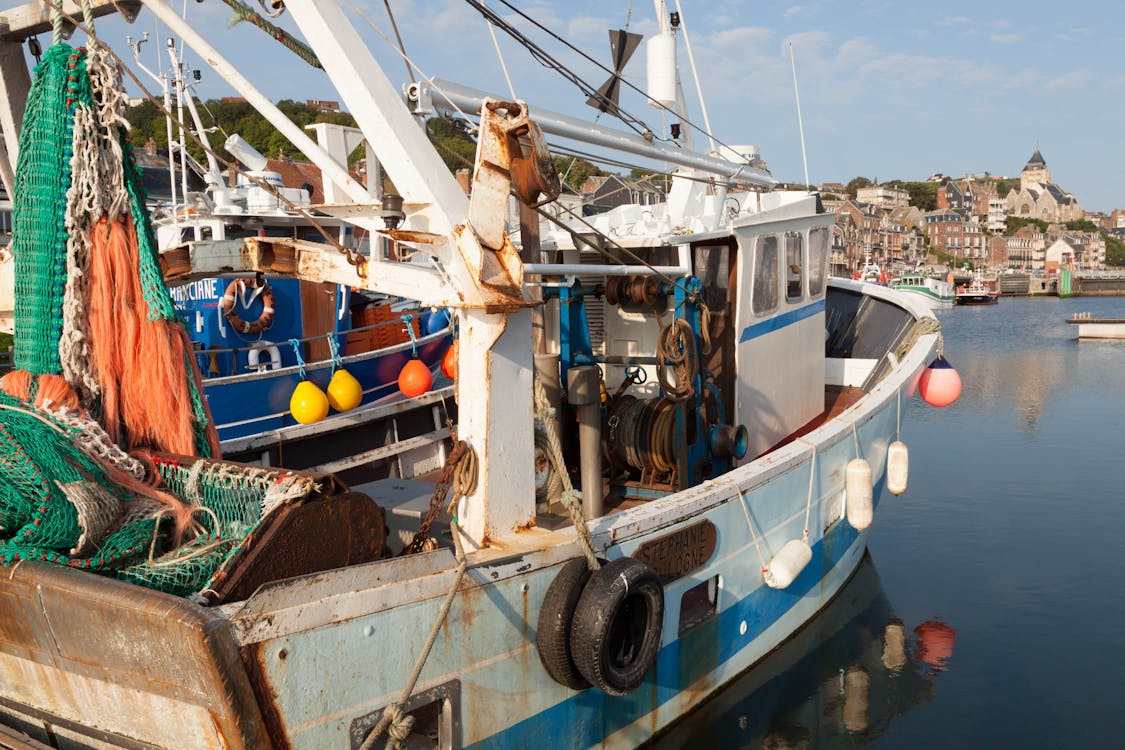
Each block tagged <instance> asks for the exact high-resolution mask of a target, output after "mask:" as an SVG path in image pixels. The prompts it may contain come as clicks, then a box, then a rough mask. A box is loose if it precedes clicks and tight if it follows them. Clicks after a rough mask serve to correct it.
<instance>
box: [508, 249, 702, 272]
mask: <svg viewBox="0 0 1125 750" xmlns="http://www.w3.org/2000/svg"><path fill="white" fill-rule="evenodd" d="M676 248H677V249H676V255H677V258H676V261H677V265H674V266H641V265H624V264H622V265H617V264H608V263H603V264H588V263H524V264H523V270H524V273H535V274H539V275H540V276H671V277H672V278H674V279H678V278H680V277H682V276H691V272H692V268H691V249H690V247H689V246H688V245H687V244H686V243H685V244H683V245H677V246H676Z"/></svg>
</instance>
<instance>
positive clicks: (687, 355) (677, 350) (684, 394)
mask: <svg viewBox="0 0 1125 750" xmlns="http://www.w3.org/2000/svg"><path fill="white" fill-rule="evenodd" d="M669 366H671V367H672V369H673V370H674V371H675V376H676V380H675V382H672V380H671V379H670V378H669V377H668V372H667V368H668V367H669ZM698 374H699V356H698V353H697V352H696V348H695V331H693V330H692V328H691V325H689V324H688V322H687V321H686V320H682V319H679V318H677V319H676V320H673V321H672V322H671V323H669V324H668V325H666V326H664V328H663V329H661V331H660V340H659V342H658V343H657V346H656V377H657V378H658V379H659V380H660V387H661V388H663V389H664V395H665V396H666V397H668V398H670V399H672V400H673V401H683V400H685V399H688V398H690V397H691V396H692V395H694V394H695V385H694V381H695V376H696V375H698Z"/></svg>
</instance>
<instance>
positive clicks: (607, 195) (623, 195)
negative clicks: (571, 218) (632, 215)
mask: <svg viewBox="0 0 1125 750" xmlns="http://www.w3.org/2000/svg"><path fill="white" fill-rule="evenodd" d="M580 192H581V193H582V199H583V203H584V206H583V209H582V210H583V213H584V214H585V215H586V216H593V215H594V214H600V213H602V212H604V211H608V210H610V209H611V208H616V207H617V206H623V205H625V204H627V203H633V204H640V205H642V206H651V205H654V204H657V203H663V202H664V199H665V198H664V191H663V190H661V189H660V187H659V186H658V185H657V184H656V183H654V182H653V181H652V180H650V179H648V178H647V177H640V178H634V177H623V176H622V175H616V174H611V175H605V176H593V177H587V178H586V182H584V183H583V184H582V190H581V191H580Z"/></svg>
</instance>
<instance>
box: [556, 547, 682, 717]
mask: <svg viewBox="0 0 1125 750" xmlns="http://www.w3.org/2000/svg"><path fill="white" fill-rule="evenodd" d="M663 625H664V587H663V585H662V584H661V583H660V577H659V576H657V574H656V571H654V570H653V569H652V568H650V567H648V566H647V565H645V564H644V563H642V562H640V561H639V560H635V559H633V558H631V557H623V558H619V559H617V560H614V561H613V562H611V563H609V564H608V565H605V566H604V567H602V568H600V569H598V570H595V571H594V572H593V573H592V574H591V575H590V580H589V581H587V583H586V586H585V588H583V590H582V596H580V597H579V598H578V605H577V607H576V609H575V612H574V619H573V621H572V623H571V627H570V652H571V655H572V657H573V659H574V664H575V666H576V667H577V668H578V671H579V672H580V673H581V674H582V676H583V677H585V678H586V680H588V681H589V682H590V684H591V685H593V686H595V687H597V688H600V689H601V690H603V691H605V692H606V693H608V694H610V695H626V694H628V693H630V692H632V691H633V690H635V689H637V688H638V687H639V686H640V685H641V683H643V682H644V680H645V677H646V676H647V675H648V673H649V670H650V669H652V667H653V665H654V664H656V657H657V655H658V654H659V653H660V636H661V632H662V630H663Z"/></svg>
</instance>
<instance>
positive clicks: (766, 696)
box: [651, 555, 956, 748]
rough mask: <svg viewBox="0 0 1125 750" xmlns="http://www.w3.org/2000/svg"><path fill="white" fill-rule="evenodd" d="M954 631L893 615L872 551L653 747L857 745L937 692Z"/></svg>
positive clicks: (953, 637) (949, 653)
mask: <svg viewBox="0 0 1125 750" xmlns="http://www.w3.org/2000/svg"><path fill="white" fill-rule="evenodd" d="M955 637H956V633H955V631H954V630H953V628H951V627H950V626H948V625H946V624H945V623H942V622H936V621H927V622H923V623H921V624H919V625H917V626H916V627H913V628H911V627H910V625H908V624H906V623H903V621H902V620H900V619H899V618H897V617H896V616H895V613H894V611H893V610H892V608H891V605H890V602H888V601H887V597H886V593H885V592H884V591H883V587H882V583H881V581H880V580H879V575H878V573H877V572H876V571H875V565H874V564H873V563H872V562H871V557H870V555H867V556H865V557H864V559H863V561H862V562H861V563H860V566H859V568H858V570H857V571H856V574H855V576H854V577H853V578H852V580H851V581H849V582H848V584H847V585H846V586H845V587H844V589H843V590H842V591H841V592H840V595H839V596H837V597H836V599H835V600H833V602H832V603H831V604H830V605H829V606H828V607H827V609H825V610H824V611H823V612H821V613H820V614H819V615H818V616H817V617H816V618H815V619H814V620H812V621H811V622H810V623H809V624H808V625H806V626H805V627H804V628H803V629H802V630H801V631H800V632H798V633H797V634H796V635H795V636H794V637H793V638H792V639H791V640H789V641H787V642H786V643H785V644H784V645H783V646H782V647H781V648H779V649H778V650H777V651H775V652H774V653H772V654H770V655H769V656H768V657H766V658H765V659H764V660H763V661H762V662H760V663H759V664H758V665H757V666H755V667H754V668H753V669H751V670H750V671H749V672H747V673H746V674H745V675H743V676H742V677H741V678H740V679H739V680H737V681H735V682H734V683H732V684H731V686H730V687H729V688H727V689H726V690H724V691H723V692H721V693H720V694H718V695H717V696H716V697H715V698H714V699H712V700H710V701H708V702H707V703H706V704H704V705H703V706H702V707H700V708H699V710H697V711H696V712H694V713H693V714H692V715H691V716H689V717H688V718H687V720H686V721H684V722H683V723H681V724H679V725H677V726H676V727H674V728H673V729H672V730H671V731H670V732H668V733H667V734H665V735H663V736H662V737H661V738H660V739H659V740H657V741H656V742H655V743H653V745H652V746H651V747H654V748H673V747H676V748H679V747H723V748H729V747H745V748H759V747H760V748H834V747H856V746H858V745H863V744H865V743H866V742H868V741H870V740H873V739H875V738H876V737H878V736H879V735H881V734H882V733H883V732H884V731H885V730H886V729H887V727H888V726H890V723H891V721H892V720H893V719H894V718H895V717H896V716H898V715H900V714H905V713H906V712H907V711H909V710H910V709H912V708H913V707H915V706H917V705H919V704H921V703H924V702H926V701H928V700H930V698H931V697H933V695H934V690H935V688H936V680H937V674H938V672H942V671H945V670H946V669H948V667H949V660H950V657H951V656H952V655H953V646H954V641H955Z"/></svg>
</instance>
